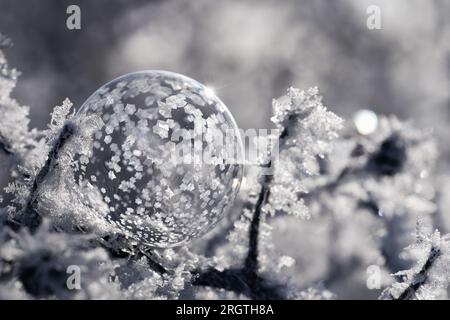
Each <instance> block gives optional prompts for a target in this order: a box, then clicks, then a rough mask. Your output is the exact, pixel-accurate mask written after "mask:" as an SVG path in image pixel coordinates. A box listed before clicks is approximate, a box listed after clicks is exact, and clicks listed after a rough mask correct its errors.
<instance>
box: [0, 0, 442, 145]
mask: <svg viewBox="0 0 450 320" xmlns="http://www.w3.org/2000/svg"><path fill="white" fill-rule="evenodd" d="M70 4H77V5H79V6H80V8H81V30H68V29H67V28H66V19H67V17H68V14H66V9H67V7H68V5H70ZM372 4H374V5H378V6H379V7H380V9H381V23H382V29H381V30H369V29H368V28H367V27H366V20H367V17H368V14H367V13H366V9H367V7H368V6H369V5H372ZM449 15H450V2H449V1H446V0H435V1H423V0H395V1H392V0H384V1H376V0H368V1H365V0H339V1H336V0H333V1H329V0H315V1H304V0H287V1H276V0H273V1H272V0H258V1H234V0H215V1H208V0H197V1H186V0H169V1H143V0H132V1H130V0H127V1H125V0H108V1H106V0H97V1H88V0H82V1H74V0H71V1H65V0H64V1H61V0H47V1H38V0H22V1H15V0H0V30H1V31H2V32H3V33H5V34H6V35H7V36H9V37H10V38H12V40H13V41H14V46H13V47H12V48H11V49H9V50H7V52H6V54H7V58H8V60H9V63H10V65H12V66H14V67H16V68H17V69H19V70H20V71H22V73H23V74H22V76H21V79H20V80H19V82H18V86H17V89H16V90H15V97H16V98H17V99H18V100H19V102H21V103H22V104H27V105H29V106H31V119H32V123H31V125H32V127H37V128H43V127H45V126H46V123H47V122H48V120H49V112H50V111H51V110H52V108H53V106H54V105H56V104H60V103H61V102H62V100H63V99H64V98H65V97H69V98H70V99H71V100H72V101H73V102H74V103H75V105H78V106H80V105H81V104H82V103H83V101H84V100H85V99H86V98H87V97H88V96H89V95H90V94H91V93H93V92H94V91H95V90H96V89H97V88H98V87H100V86H101V85H102V84H104V83H105V82H108V81H109V80H112V79H113V78H115V77H117V76H119V75H122V74H125V73H128V72H132V71H136V70H142V69H165V70H170V71H174V72H179V73H183V74H185V75H188V76H189V77H192V78H194V79H197V80H199V81H200V82H202V83H204V84H207V85H209V86H211V87H213V88H214V89H215V91H216V92H217V94H218V95H219V96H220V97H221V98H222V100H224V102H225V103H226V104H227V105H228V107H229V108H230V109H231V112H232V113H233V115H234V116H235V118H236V121H237V123H238V125H239V126H240V127H242V128H250V127H252V128H267V127H270V126H271V125H270V121H269V119H270V112H271V99H272V98H275V97H278V96H280V95H282V94H283V93H284V92H285V89H286V88H287V87H288V86H291V85H292V86H296V87H299V88H307V87H309V86H312V85H317V86H319V88H320V89H321V91H322V94H323V95H324V97H325V103H326V105H328V106H329V107H330V108H331V109H332V110H333V111H335V112H336V113H338V114H339V115H341V116H343V117H347V118H348V117H350V116H351V115H352V114H353V113H354V112H355V111H356V110H358V109H371V110H374V111H376V112H377V113H384V114H396V115H398V116H399V117H400V118H402V119H412V120H413V121H414V123H415V124H416V125H417V126H419V127H427V128H430V127H432V128H434V129H435V130H436V131H437V135H438V136H440V137H441V138H442V137H444V138H445V137H448V133H449V132H448V126H447V123H448V121H449V119H450V115H449V109H450V97H449V88H450V82H449V81H450V78H449V76H450V20H449V19H448V17H449ZM441 148H442V152H443V154H448V146H447V143H444V144H443V145H442V146H441Z"/></svg>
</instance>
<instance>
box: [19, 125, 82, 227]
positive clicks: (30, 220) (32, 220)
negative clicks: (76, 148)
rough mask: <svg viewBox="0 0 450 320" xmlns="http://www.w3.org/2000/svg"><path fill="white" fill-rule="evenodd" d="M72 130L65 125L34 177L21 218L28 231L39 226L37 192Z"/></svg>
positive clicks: (70, 126)
mask: <svg viewBox="0 0 450 320" xmlns="http://www.w3.org/2000/svg"><path fill="white" fill-rule="evenodd" d="M73 133H74V128H73V126H72V125H71V124H69V123H67V124H65V125H64V127H63V128H62V130H61V133H60V134H59V137H58V140H57V141H56V142H55V144H54V145H53V148H52V149H51V150H50V152H49V154H48V156H47V161H46V162H45V164H44V166H43V167H42V168H41V170H40V171H39V173H38V174H37V175H36V178H35V179H34V182H33V185H32V187H31V191H30V196H29V199H28V202H27V204H26V205H25V210H24V213H23V216H22V223H23V224H24V225H26V226H27V227H28V228H29V229H30V231H35V230H36V229H37V227H39V225H40V224H41V220H42V217H41V216H40V214H39V212H38V211H37V209H36V205H37V195H38V192H39V188H40V186H41V184H42V183H43V182H44V181H45V179H46V177H47V175H48V174H49V172H50V170H51V168H52V167H53V166H55V165H57V164H56V163H55V160H57V159H58V157H59V152H60V150H61V149H62V148H63V146H64V144H65V143H66V142H67V140H68V139H69V138H70V137H71V136H72V135H73Z"/></svg>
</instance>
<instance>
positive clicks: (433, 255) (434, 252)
mask: <svg viewBox="0 0 450 320" xmlns="http://www.w3.org/2000/svg"><path fill="white" fill-rule="evenodd" d="M440 255H441V250H440V249H439V248H436V247H432V248H431V250H430V254H429V255H428V258H427V261H425V263H424V265H423V266H422V269H421V270H420V271H419V272H418V273H417V274H416V275H415V276H414V279H413V281H412V282H411V284H410V285H409V286H408V287H407V288H406V289H405V290H404V291H403V292H402V293H401V294H400V295H399V296H398V298H396V299H395V298H394V297H392V295H391V298H392V299H394V300H411V299H413V298H414V296H415V295H416V292H417V291H418V290H419V289H420V287H421V286H422V285H424V284H425V283H426V282H427V280H428V272H429V271H430V269H431V268H432V267H433V264H434V262H435V261H436V259H437V258H439V256H440Z"/></svg>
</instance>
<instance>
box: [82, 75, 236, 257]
mask: <svg viewBox="0 0 450 320" xmlns="http://www.w3.org/2000/svg"><path fill="white" fill-rule="evenodd" d="M92 116H95V117H97V118H98V119H99V122H100V125H99V126H98V127H97V128H96V129H95V130H93V132H92V134H91V135H90V136H91V140H92V145H91V147H90V151H89V152H88V153H82V154H80V155H78V156H77V157H75V158H74V159H75V161H74V181H76V184H77V185H79V186H84V190H85V189H86V186H88V187H89V188H88V189H89V190H93V192H95V193H96V194H98V195H100V198H101V200H102V201H103V207H104V208H106V209H105V210H104V212H103V213H102V215H103V216H104V218H105V219H106V220H107V221H108V223H110V224H112V225H114V226H115V227H117V229H118V230H121V231H122V232H124V233H126V234H127V235H128V236H129V237H132V238H134V239H135V240H137V241H139V242H143V243H145V244H146V245H149V246H153V247H160V248H165V247H173V246H176V245H179V244H182V243H184V242H186V241H189V240H191V239H192V238H195V237H199V236H201V235H203V234H204V233H206V232H207V231H208V230H210V229H211V228H212V227H213V226H214V225H215V224H216V223H217V222H218V221H219V220H220V219H221V218H222V217H223V216H224V215H225V214H226V212H227V210H228V209H229V208H230V206H231V205H232V203H233V201H234V199H235V197H236V193H237V191H238V189H239V185H240V182H241V178H242V161H241V159H242V157H243V149H242V143H241V140H240V136H239V130H238V128H237V126H236V124H235V122H234V119H233V117H232V116H231V114H230V112H229V111H228V109H227V108H226V106H225V105H224V103H223V102H222V101H221V100H220V99H219V98H218V97H217V96H215V95H214V92H213V91H212V90H210V89H209V88H207V87H206V86H204V85H202V84H200V83H199V82H197V81H195V80H193V79H190V78H188V77H185V76H183V75H179V74H176V73H171V72H166V71H143V72H136V73H131V74H127V75H124V76H121V77H119V78H117V79H115V80H113V81H111V82H109V83H107V84H106V85H104V86H102V87H101V88H99V89H98V90H97V91H96V92H95V93H94V94H93V95H92V96H90V97H89V98H88V99H87V100H86V102H85V103H84V104H83V106H82V107H81V109H80V110H79V111H78V112H77V114H76V115H75V120H77V119H79V120H80V119H81V120H82V119H87V118H89V117H92ZM79 123H81V125H80V128H79V130H81V131H83V130H84V129H85V128H83V124H82V123H83V121H79ZM86 131H88V130H87V129H86ZM91 131H92V130H91Z"/></svg>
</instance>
